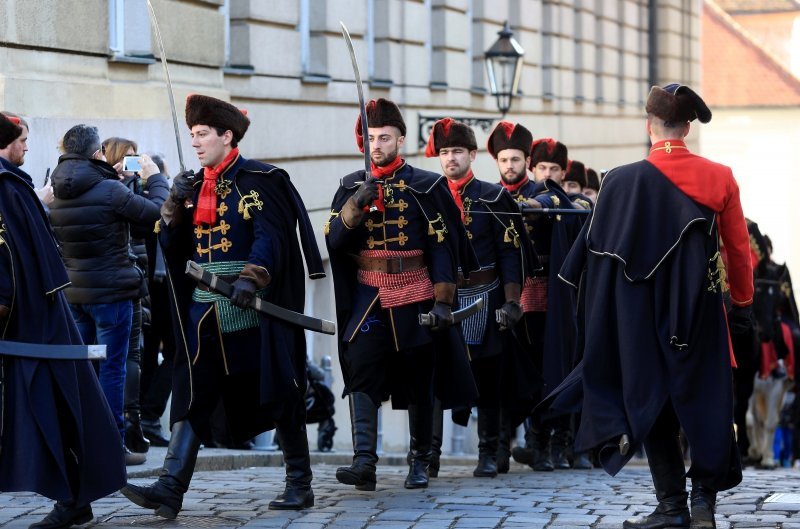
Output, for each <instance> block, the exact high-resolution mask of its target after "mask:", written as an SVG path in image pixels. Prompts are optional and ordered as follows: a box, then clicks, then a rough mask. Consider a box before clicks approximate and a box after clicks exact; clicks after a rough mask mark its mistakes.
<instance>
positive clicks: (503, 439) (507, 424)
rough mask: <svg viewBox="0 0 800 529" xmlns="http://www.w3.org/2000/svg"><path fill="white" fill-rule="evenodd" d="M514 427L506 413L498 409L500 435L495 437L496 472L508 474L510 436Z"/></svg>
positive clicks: (509, 466)
mask: <svg viewBox="0 0 800 529" xmlns="http://www.w3.org/2000/svg"><path fill="white" fill-rule="evenodd" d="M514 430H515V428H514V427H513V426H511V418H510V417H509V416H508V413H507V412H506V411H505V410H503V409H502V408H501V409H500V435H499V436H498V438H497V473H498V474H508V470H509V469H510V468H511V438H512V437H514V433H515V432H514Z"/></svg>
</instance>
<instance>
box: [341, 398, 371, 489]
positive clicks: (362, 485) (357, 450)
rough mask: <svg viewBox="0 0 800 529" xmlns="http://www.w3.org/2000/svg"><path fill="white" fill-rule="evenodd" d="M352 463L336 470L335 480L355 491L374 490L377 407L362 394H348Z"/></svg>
mask: <svg viewBox="0 0 800 529" xmlns="http://www.w3.org/2000/svg"><path fill="white" fill-rule="evenodd" d="M350 423H351V425H352V433H353V464H352V465H350V466H349V467H339V468H338V469H336V479H338V480H339V482H340V483H344V484H345V485H355V487H356V489H357V490H375V481H376V480H375V464H376V463H377V462H378V453H377V452H378V407H377V406H375V403H373V402H372V399H371V398H370V397H369V395H367V394H366V393H357V392H356V393H350Z"/></svg>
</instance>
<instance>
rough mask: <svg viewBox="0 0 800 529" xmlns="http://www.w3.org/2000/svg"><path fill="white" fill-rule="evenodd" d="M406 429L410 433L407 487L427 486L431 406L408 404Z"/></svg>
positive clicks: (431, 426) (431, 432)
mask: <svg viewBox="0 0 800 529" xmlns="http://www.w3.org/2000/svg"><path fill="white" fill-rule="evenodd" d="M408 429H409V431H410V433H411V440H410V446H411V450H410V454H411V461H410V463H409V465H408V476H407V477H406V481H405V487H406V488H407V489H424V488H427V487H428V478H429V476H428V466H429V465H430V463H431V439H432V437H433V406H430V405H419V404H409V406H408Z"/></svg>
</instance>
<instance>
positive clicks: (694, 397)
mask: <svg viewBox="0 0 800 529" xmlns="http://www.w3.org/2000/svg"><path fill="white" fill-rule="evenodd" d="M719 257H720V255H719V247H718V236H717V225H716V218H715V214H714V212H713V211H712V210H710V209H709V208H706V207H704V206H702V205H700V204H698V203H696V202H694V201H693V200H691V199H690V198H689V197H687V196H686V195H685V194H684V193H683V192H682V191H681V190H680V189H678V188H677V187H676V186H675V185H674V184H672V183H671V182H670V181H669V180H668V179H667V178H666V177H664V175H662V174H661V173H660V172H659V171H658V170H657V169H656V168H655V167H654V166H653V165H652V164H650V163H649V162H647V161H641V162H637V163H634V164H630V165H627V166H623V167H620V168H617V169H615V170H613V171H612V172H610V173H609V174H608V175H607V176H606V178H605V180H604V181H603V187H602V190H601V192H600V195H599V196H598V200H597V205H596V207H595V210H594V214H593V218H592V219H591V221H590V223H589V224H587V226H586V227H585V229H584V230H583V232H582V237H581V239H580V240H579V241H578V243H576V245H575V246H574V247H573V249H572V251H571V252H570V254H569V256H568V257H567V260H566V261H565V263H564V266H563V267H562V269H561V274H560V275H561V277H562V279H563V280H564V281H565V282H566V283H568V284H571V285H572V286H573V287H575V288H578V287H579V286H580V288H582V289H584V291H585V320H584V325H585V329H584V330H585V334H584V337H585V345H584V349H583V362H582V363H581V364H580V365H579V366H578V367H577V368H576V369H575V370H574V371H573V372H572V373H571V374H570V375H569V376H568V377H567V379H566V380H565V381H564V382H563V383H562V384H561V385H560V386H559V387H558V388H557V389H556V390H555V391H554V392H553V393H552V394H551V395H550V396H549V397H548V399H547V400H546V405H549V406H550V407H551V408H552V409H556V410H560V411H564V412H572V411H576V410H577V409H580V408H581V404H582V416H581V424H580V427H579V429H578V432H577V435H576V438H575V450H576V451H577V452H583V451H588V450H591V449H593V448H596V447H599V448H600V449H601V450H600V460H601V463H602V465H603V467H604V468H605V470H606V471H607V472H608V473H609V474H611V475H614V474H616V473H617V472H618V471H619V470H620V469H621V468H622V467H623V466H624V465H625V464H626V463H627V462H628V461H629V460H630V458H631V457H632V456H633V454H634V453H635V452H636V451H637V449H638V447H639V446H641V444H642V442H643V440H644V439H645V437H646V436H647V434H648V432H649V431H650V429H651V428H652V426H653V423H654V422H655V420H656V418H657V417H658V414H659V413H660V411H661V409H662V408H663V407H664V405H665V404H666V403H667V402H668V401H669V402H671V404H672V406H673V407H674V409H675V412H676V414H677V416H678V419H679V421H680V424H681V427H682V428H683V431H684V432H685V434H686V437H687V439H688V441H689V446H690V448H691V453H692V465H691V468H690V469H689V472H688V474H687V475H688V477H690V478H697V479H700V480H702V482H703V483H704V484H705V485H707V486H710V487H713V488H714V489H716V490H726V489H729V488H731V487H733V486H735V485H736V484H738V483H739V482H740V481H741V467H740V462H739V460H738V451H737V450H736V446H735V440H734V433H733V393H732V374H731V361H730V346H729V339H728V330H727V323H726V320H725V312H724V306H723V299H722V290H723V288H722V287H723V281H724V277H722V270H721V268H720V266H719V264H718V263H720V262H721V260H720V258H719ZM584 270H585V272H584ZM581 399H582V402H581ZM622 434H627V435H628V436H629V438H630V441H631V449H630V451H629V452H628V454H627V455H626V456H622V455H621V454H620V453H619V450H618V449H617V440H618V439H619V437H620V436H621V435H622Z"/></svg>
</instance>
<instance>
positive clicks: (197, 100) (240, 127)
mask: <svg viewBox="0 0 800 529" xmlns="http://www.w3.org/2000/svg"><path fill="white" fill-rule="evenodd" d="M186 124H187V125H188V126H189V128H190V129H191V128H192V127H194V126H195V125H208V126H209V127H217V128H220V129H223V130H230V131H231V132H232V133H233V138H234V139H235V140H236V141H237V142H239V141H241V139H242V138H244V134H245V132H247V128H248V127H249V126H250V120H249V119H248V118H247V111H246V110H241V109H239V108H237V107H235V106H233V105H231V104H230V103H228V102H227V101H223V100H221V99H217V98H216V97H211V96H204V95H200V94H190V95H189V96H188V97H187V98H186Z"/></svg>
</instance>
